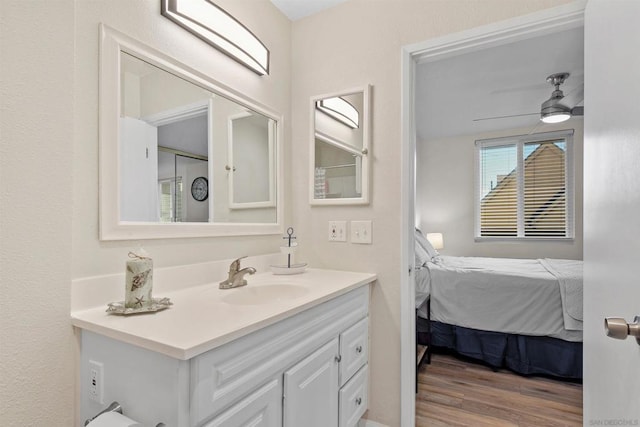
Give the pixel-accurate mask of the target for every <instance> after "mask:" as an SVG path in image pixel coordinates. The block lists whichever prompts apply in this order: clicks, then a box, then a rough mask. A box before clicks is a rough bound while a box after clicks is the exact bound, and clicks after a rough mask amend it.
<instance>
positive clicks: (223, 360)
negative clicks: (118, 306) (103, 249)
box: [81, 284, 369, 427]
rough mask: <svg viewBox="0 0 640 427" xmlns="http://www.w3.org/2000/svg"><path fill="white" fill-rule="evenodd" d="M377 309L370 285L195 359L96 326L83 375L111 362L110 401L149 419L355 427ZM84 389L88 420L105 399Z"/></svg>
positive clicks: (181, 423)
mask: <svg viewBox="0 0 640 427" xmlns="http://www.w3.org/2000/svg"><path fill="white" fill-rule="evenodd" d="M368 314H369V285H368V284H365V285H361V286H359V287H356V288H355V289H352V290H349V291H348V292H346V293H344V294H342V295H339V296H335V297H329V298H325V299H324V300H323V301H321V302H320V303H318V304H314V305H311V306H310V307H306V306H301V307H299V308H298V309H297V312H296V313H295V314H293V315H290V316H288V317H286V318H284V319H282V320H278V321H274V322H272V323H271V324H270V325H269V326H265V327H262V328H259V329H257V330H255V331H253V332H251V333H248V334H246V335H244V336H242V337H240V338H237V339H234V340H232V341H230V342H228V343H226V344H223V345H220V346H218V347H216V348H213V349H212V350H209V351H205V352H203V353H201V354H198V355H196V356H195V357H193V358H191V359H188V360H178V359H175V358H172V357H169V356H167V355H163V354H159V353H155V352H153V351H150V350H146V349H143V348H139V347H136V346H133V345H131V344H126V343H123V342H119V341H116V340H113V339H111V338H107V337H104V336H102V335H98V334H94V333H92V332H88V331H87V333H86V334H85V333H84V332H83V334H82V363H81V382H82V383H83V384H84V383H85V381H84V379H83V375H84V374H83V372H82V371H85V370H86V369H85V366H88V363H89V360H95V361H100V362H101V363H103V364H104V370H105V393H104V397H105V402H103V404H104V405H103V406H106V405H107V404H109V403H110V402H111V401H113V400H118V401H120V403H121V404H122V405H123V408H124V410H125V414H128V416H130V417H131V418H133V419H136V420H137V421H139V422H141V423H142V424H143V425H156V424H157V423H159V422H164V423H165V424H166V425H167V426H176V427H187V426H192V427H223V426H224V427H236V426H269V427H280V426H285V427H301V426H304V427H313V426H318V427H333V426H335V427H338V426H339V427H351V426H355V425H356V424H357V422H358V420H359V419H360V417H361V416H362V415H363V413H364V412H365V410H366V408H367V394H368V393H367V390H368V364H367V362H368V341H369V329H368V325H369V323H368V319H369V317H368ZM197 327H199V328H206V327H207V326H206V325H198V326H197ZM111 378H117V381H118V382H117V383H110V379H111ZM81 393H82V395H83V401H82V405H81V406H82V407H83V409H82V415H83V417H84V416H85V414H89V413H90V412H91V411H94V408H96V407H97V405H96V404H95V403H94V402H90V401H89V400H88V399H86V398H85V397H84V396H86V395H87V393H86V390H81ZM87 405H89V406H90V408H89V409H86V407H87Z"/></svg>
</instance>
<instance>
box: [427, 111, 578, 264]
mask: <svg viewBox="0 0 640 427" xmlns="http://www.w3.org/2000/svg"><path fill="white" fill-rule="evenodd" d="M582 122H583V119H582V118H581V117H580V118H573V119H571V120H569V121H568V122H565V123H561V124H557V125H545V126H544V128H540V129H538V132H550V131H552V130H562V129H574V130H575V132H574V135H573V155H574V158H573V165H574V177H575V184H574V189H575V210H574V211H575V239H573V240H572V241H556V242H548V241H540V240H538V241H531V242H522V241H519V242H505V241H494V242H491V241H486V240H485V241H481V242H476V241H475V240H474V233H475V231H474V219H475V193H474V189H475V184H476V181H475V164H474V154H475V145H474V142H475V141H476V140H478V139H490V138H499V137H503V136H509V135H522V134H526V133H528V132H529V131H530V130H531V129H513V130H508V131H500V132H491V133H483V134H478V135H464V136H457V137H451V138H445V139H439V140H430V141H418V143H417V144H416V145H417V147H416V152H417V153H416V163H417V167H416V222H417V224H418V225H419V227H420V229H421V230H422V231H423V232H425V233H429V232H441V233H442V234H443V236H444V246H445V247H444V249H443V250H441V251H440V252H441V253H442V254H443V255H456V256H487V257H505V258H567V259H582V175H583V174H582V163H583V161H582V152H583V143H582Z"/></svg>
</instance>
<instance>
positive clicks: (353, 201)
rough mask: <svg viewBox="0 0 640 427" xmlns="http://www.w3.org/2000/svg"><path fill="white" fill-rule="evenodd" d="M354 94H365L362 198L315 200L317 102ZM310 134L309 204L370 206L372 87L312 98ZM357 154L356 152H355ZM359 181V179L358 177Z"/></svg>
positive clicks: (362, 122) (362, 125)
mask: <svg viewBox="0 0 640 427" xmlns="http://www.w3.org/2000/svg"><path fill="white" fill-rule="evenodd" d="M354 93H362V94H363V100H362V105H363V108H362V109H363V110H364V111H362V118H361V120H360V126H361V127H362V150H361V153H358V154H361V155H362V157H361V159H362V162H361V163H362V164H361V168H362V170H361V177H360V179H361V181H360V185H361V193H360V194H361V196H360V197H345V198H340V199H338V198H335V199H316V198H315V189H314V182H315V167H316V150H315V145H316V119H315V114H316V102H317V101H319V100H321V99H325V98H333V97H338V96H344V95H351V94H354ZM309 110H310V111H311V115H310V122H309V123H310V124H311V125H310V126H309V128H310V132H309V141H310V148H309V153H310V155H309V203H310V204H311V205H314V206H322V205H333V206H335V205H367V204H369V192H370V164H371V162H370V157H371V85H366V86H363V87H356V88H351V89H347V90H343V91H340V92H335V93H329V94H324V95H318V96H313V97H311V103H310V108H309ZM347 151H351V149H347ZM354 154H355V151H354ZM356 179H358V177H356Z"/></svg>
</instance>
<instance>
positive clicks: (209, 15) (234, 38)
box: [161, 0, 269, 76]
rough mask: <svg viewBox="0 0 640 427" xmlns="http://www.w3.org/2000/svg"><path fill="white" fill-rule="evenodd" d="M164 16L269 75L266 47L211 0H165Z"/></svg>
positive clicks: (256, 71)
mask: <svg viewBox="0 0 640 427" xmlns="http://www.w3.org/2000/svg"><path fill="white" fill-rule="evenodd" d="M161 13H162V15H163V16H165V17H166V18H168V19H170V20H171V21H173V22H174V23H176V24H178V25H179V26H181V27H182V28H184V29H185V30H187V31H189V32H191V33H192V34H194V35H195V36H197V37H199V38H200V39H202V40H204V41H205V42H206V43H208V44H210V45H211V46H213V47H215V48H216V49H218V50H220V51H221V52H222V53H224V54H226V55H228V56H229V57H230V58H232V59H234V60H236V61H237V62H239V63H240V64H242V65H244V66H246V67H248V68H249V69H250V70H252V71H253V72H255V73H256V74H258V75H261V76H263V75H265V74H269V50H268V49H267V48H266V46H265V45H264V44H263V43H262V42H261V41H260V40H259V39H258V38H257V37H256V36H255V35H254V34H253V33H252V32H251V31H249V29H248V28H247V27H245V26H244V25H242V24H241V23H240V22H239V21H238V20H237V19H235V18H234V17H233V16H231V15H229V13H227V12H226V11H225V10H223V9H222V8H220V7H219V6H217V5H215V4H214V3H212V2H211V1H210V0H162V6H161Z"/></svg>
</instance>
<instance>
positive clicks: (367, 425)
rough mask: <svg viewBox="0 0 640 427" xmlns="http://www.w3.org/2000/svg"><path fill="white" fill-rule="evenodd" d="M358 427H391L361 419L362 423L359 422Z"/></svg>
mask: <svg viewBox="0 0 640 427" xmlns="http://www.w3.org/2000/svg"><path fill="white" fill-rule="evenodd" d="M358 427H389V426H386V425H384V424H380V423H377V422H375V421H371V420H367V419H364V418H361V419H360V421H358Z"/></svg>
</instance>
